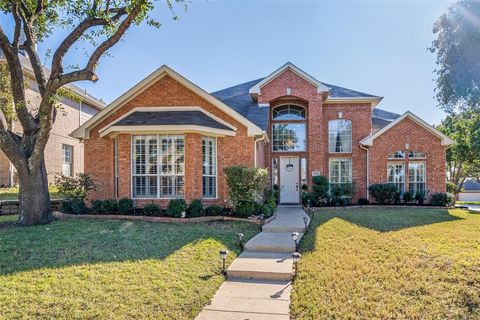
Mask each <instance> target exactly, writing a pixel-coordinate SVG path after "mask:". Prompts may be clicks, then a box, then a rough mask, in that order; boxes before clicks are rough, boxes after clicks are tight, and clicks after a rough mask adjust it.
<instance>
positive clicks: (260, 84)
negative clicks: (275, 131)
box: [248, 62, 330, 96]
mask: <svg viewBox="0 0 480 320" xmlns="http://www.w3.org/2000/svg"><path fill="white" fill-rule="evenodd" d="M287 69H288V70H291V71H292V72H294V73H295V74H297V75H298V76H300V77H301V78H303V79H304V80H306V81H308V82H310V83H311V84H313V85H314V86H315V87H317V93H322V92H330V89H329V88H328V87H327V86H326V85H324V84H323V83H321V82H320V81H318V80H317V79H315V78H314V77H312V76H311V75H309V74H308V73H306V72H305V71H303V70H302V69H300V68H299V67H297V66H296V65H294V64H293V63H291V62H287V63H285V64H284V65H283V66H281V67H280V68H278V69H277V70H275V71H274V72H272V73H271V74H269V75H268V76H267V77H265V78H264V79H263V80H262V81H260V82H258V83H257V84H256V85H254V86H253V87H251V88H250V90H248V92H249V93H250V94H251V95H252V96H258V95H259V94H261V88H262V87H263V86H264V85H266V84H267V83H269V82H270V81H272V80H273V79H275V78H276V77H277V76H278V75H279V74H281V73H283V72H284V71H285V70H287Z"/></svg>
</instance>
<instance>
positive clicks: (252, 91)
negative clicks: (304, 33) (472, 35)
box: [72, 63, 453, 205]
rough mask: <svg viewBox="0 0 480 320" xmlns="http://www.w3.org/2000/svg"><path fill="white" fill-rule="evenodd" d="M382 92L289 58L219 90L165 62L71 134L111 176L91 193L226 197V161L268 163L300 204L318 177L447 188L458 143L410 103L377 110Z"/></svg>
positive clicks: (91, 169) (361, 185)
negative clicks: (329, 78) (321, 77)
mask: <svg viewBox="0 0 480 320" xmlns="http://www.w3.org/2000/svg"><path fill="white" fill-rule="evenodd" d="M381 100H382V98H381V97H378V96H374V95H370V94H366V93H362V92H358V91H354V90H350V89H346V88H342V87H338V86H335V85H330V84H327V83H323V82H320V81H318V80H316V79H315V78H313V77H312V76H311V75H309V74H307V73H306V72H304V71H302V70H301V69H299V68H298V67H296V66H295V65H293V64H291V63H287V64H285V65H284V66H282V67H281V68H279V69H278V70H276V71H274V72H273V73H272V74H270V75H269V76H267V77H265V78H262V79H257V80H254V81H250V82H246V83H243V84H240V85H237V86H234V87H231V88H227V89H224V90H220V91H217V92H214V93H211V94H210V93H208V92H206V91H204V90H202V89H201V88H200V87H198V86H197V85H195V84H193V83H192V82H190V81H189V80H187V79H185V78H184V77H183V76H181V75H180V74H178V73H176V72H175V71H173V70H172V69H170V68H169V67H167V66H162V67H161V68H159V69H158V70H156V71H155V72H153V73H152V74H151V75H149V76H148V77H147V78H145V79H144V80H142V81H141V82H140V83H138V84H137V85H135V86H134V87H133V88H131V89H130V90H128V91H127V92H126V93H125V94H123V95H122V96H120V97H119V98H118V99H117V100H115V101H114V102H113V103H111V104H110V105H108V106H107V107H106V108H105V109H104V110H102V111H101V112H99V113H98V114H97V115H95V116H94V117H93V118H91V119H90V120H89V121H87V122H86V123H85V124H84V125H82V126H81V127H80V128H79V129H77V130H75V131H74V132H73V134H72V135H73V136H74V137H77V138H80V139H84V140H85V172H86V173H89V174H92V175H93V176H94V177H95V178H96V179H97V180H98V181H101V183H102V185H101V186H99V189H98V190H97V191H95V192H93V193H92V194H91V198H92V199H96V198H115V197H131V198H134V199H137V202H139V203H140V204H141V203H150V202H152V201H155V202H157V203H159V204H160V205H164V204H166V202H167V200H168V199H171V198H185V199H186V200H187V201H191V200H192V199H203V200H204V203H205V204H208V203H218V204H221V203H223V201H224V200H226V199H227V197H228V190H227V186H226V182H225V178H224V175H223V169H224V168H225V167H228V166H256V167H262V168H268V169H269V172H270V176H271V181H272V184H276V185H278V186H279V187H280V201H281V202H282V203H298V202H299V201H300V193H301V187H302V184H308V185H311V183H312V176H316V175H324V176H327V177H328V178H329V180H330V182H331V184H333V185H341V184H347V183H351V182H354V183H355V186H356V192H355V197H354V198H355V199H358V198H361V197H367V186H368V185H369V184H372V183H380V182H390V183H393V184H395V185H396V186H397V187H398V188H399V190H401V191H402V192H403V191H408V190H410V191H413V192H416V191H420V190H425V191H427V190H428V191H430V192H432V193H434V192H445V187H446V186H445V150H446V148H448V146H449V145H450V144H452V143H453V141H452V140H451V139H449V138H448V137H446V136H445V135H443V134H442V133H440V132H439V131H438V130H436V129H435V128H433V127H432V126H430V125H428V124H427V123H426V122H424V121H423V120H421V119H419V118H418V117H417V116H415V115H414V114H412V113H410V112H407V113H405V114H403V115H398V114H394V113H390V112H387V111H383V110H379V109H375V107H376V106H377V104H378V103H379V102H380V101H381Z"/></svg>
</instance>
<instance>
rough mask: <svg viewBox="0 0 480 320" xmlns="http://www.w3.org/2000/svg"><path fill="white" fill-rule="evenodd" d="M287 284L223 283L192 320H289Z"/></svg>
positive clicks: (288, 290)
mask: <svg viewBox="0 0 480 320" xmlns="http://www.w3.org/2000/svg"><path fill="white" fill-rule="evenodd" d="M290 290H291V287H290V282H288V281H280V282H279V281H274V282H272V281H270V282H269V281H262V282H256V281H231V280H229V281H226V282H224V283H223V284H222V285H221V286H220V288H219V289H218V291H217V293H216V294H215V296H214V297H213V299H212V300H211V302H210V303H209V304H208V305H206V306H205V307H204V309H203V311H202V312H201V313H200V314H199V315H198V316H197V318H196V320H207V319H208V320H216V319H228V320H230V319H234V320H235V319H239V320H240V319H241V320H244V319H249V320H256V319H274V320H284V319H285V320H286V319H289V304H290Z"/></svg>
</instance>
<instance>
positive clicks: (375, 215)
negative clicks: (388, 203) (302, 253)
mask: <svg viewBox="0 0 480 320" xmlns="http://www.w3.org/2000/svg"><path fill="white" fill-rule="evenodd" d="M334 218H339V219H342V220H345V221H348V222H350V223H353V224H356V225H358V226H360V227H364V228H368V229H372V230H375V231H378V232H390V231H398V230H401V229H405V228H411V227H418V226H423V225H430V224H434V223H441V222H449V221H456V220H461V219H462V218H459V217H456V216H453V215H451V214H450V213H449V211H448V209H418V208H346V209H345V210H342V209H339V210H333V211H332V210H324V211H322V209H321V208H318V209H317V210H316V213H315V216H314V218H313V220H312V223H311V224H310V226H309V232H308V233H307V234H306V236H305V237H304V239H302V242H303V244H302V247H303V248H304V249H306V250H309V249H311V248H312V247H311V246H312V245H313V243H314V242H315V239H314V235H315V232H314V230H316V229H317V228H318V227H320V226H321V225H322V224H324V223H326V222H328V221H330V219H334ZM303 240H304V241H303Z"/></svg>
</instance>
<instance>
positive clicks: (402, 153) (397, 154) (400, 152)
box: [387, 150, 405, 160]
mask: <svg viewBox="0 0 480 320" xmlns="http://www.w3.org/2000/svg"><path fill="white" fill-rule="evenodd" d="M387 159H388V160H395V159H405V151H403V150H398V151H395V152H392V153H389V154H388V156H387Z"/></svg>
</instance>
